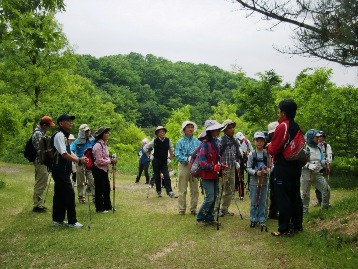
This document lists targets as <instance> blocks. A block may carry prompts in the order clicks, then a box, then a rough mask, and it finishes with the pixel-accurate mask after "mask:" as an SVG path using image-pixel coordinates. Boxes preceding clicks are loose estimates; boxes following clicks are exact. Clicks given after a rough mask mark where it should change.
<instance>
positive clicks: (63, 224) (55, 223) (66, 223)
mask: <svg viewBox="0 0 358 269" xmlns="http://www.w3.org/2000/svg"><path fill="white" fill-rule="evenodd" d="M67 225H68V222H67V221H53V222H52V226H54V227H58V226H67Z"/></svg>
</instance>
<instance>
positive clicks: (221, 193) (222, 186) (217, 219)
mask: <svg viewBox="0 0 358 269" xmlns="http://www.w3.org/2000/svg"><path fill="white" fill-rule="evenodd" d="M219 184H220V178H219V179H218V190H219V192H220V186H219ZM223 191H224V184H221V192H220V195H219V201H218V210H217V212H216V230H217V231H219V226H220V224H219V213H220V204H221V198H222V195H223Z"/></svg>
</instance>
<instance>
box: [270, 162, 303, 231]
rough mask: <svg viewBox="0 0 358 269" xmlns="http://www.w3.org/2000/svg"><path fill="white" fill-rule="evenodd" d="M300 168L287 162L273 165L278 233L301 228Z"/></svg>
mask: <svg viewBox="0 0 358 269" xmlns="http://www.w3.org/2000/svg"><path fill="white" fill-rule="evenodd" d="M301 171H302V170H301V167H300V166H297V165H292V164H290V163H288V162H285V163H283V164H281V163H280V164H276V165H275V178H276V184H275V195H276V196H277V203H278V211H279V218H278V231H279V232H281V233H283V232H287V231H289V230H290V227H291V224H292V225H293V229H295V230H299V229H301V228H302V220H303V206H302V200H301V195H300V177H301Z"/></svg>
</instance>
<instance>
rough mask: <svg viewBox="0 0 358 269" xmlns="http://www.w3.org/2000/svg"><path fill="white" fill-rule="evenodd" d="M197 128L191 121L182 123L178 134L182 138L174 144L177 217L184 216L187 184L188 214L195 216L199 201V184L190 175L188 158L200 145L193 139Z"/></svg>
mask: <svg viewBox="0 0 358 269" xmlns="http://www.w3.org/2000/svg"><path fill="white" fill-rule="evenodd" d="M197 129H198V126H197V125H196V124H195V123H194V122H192V121H184V122H183V123H182V126H181V129H180V134H181V135H182V136H183V137H182V138H180V139H179V140H178V142H177V144H176V148H175V157H176V159H177V160H178V190H179V197H178V210H179V215H184V214H185V210H186V194H187V191H188V184H189V188H190V214H192V215H194V216H195V215H196V208H197V206H198V199H199V182H198V179H197V178H194V177H193V176H192V175H191V174H190V166H189V162H190V158H191V154H192V153H193V152H194V150H195V149H196V148H197V147H198V146H199V145H200V141H199V140H198V139H197V138H195V137H194V133H195V131H196V130H197Z"/></svg>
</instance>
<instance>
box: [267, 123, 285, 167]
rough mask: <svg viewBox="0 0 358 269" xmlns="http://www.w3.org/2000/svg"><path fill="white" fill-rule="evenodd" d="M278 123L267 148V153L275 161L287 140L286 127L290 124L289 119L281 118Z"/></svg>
mask: <svg viewBox="0 0 358 269" xmlns="http://www.w3.org/2000/svg"><path fill="white" fill-rule="evenodd" d="M278 122H279V123H280V124H279V125H278V126H277V127H276V129H275V134H274V136H273V137H272V140H271V143H270V144H269V146H268V148H267V152H268V153H269V154H270V155H271V156H272V157H273V158H274V160H275V161H276V158H277V155H278V154H279V153H280V152H281V151H282V150H283V146H284V144H285V143H286V142H287V140H288V138H289V132H288V127H289V124H290V121H289V119H287V118H283V119H282V118H281V119H279V120H278Z"/></svg>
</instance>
